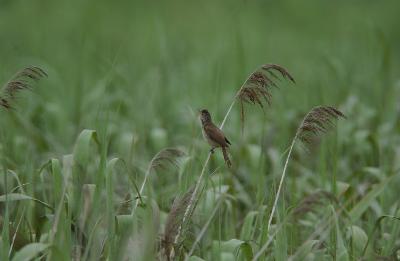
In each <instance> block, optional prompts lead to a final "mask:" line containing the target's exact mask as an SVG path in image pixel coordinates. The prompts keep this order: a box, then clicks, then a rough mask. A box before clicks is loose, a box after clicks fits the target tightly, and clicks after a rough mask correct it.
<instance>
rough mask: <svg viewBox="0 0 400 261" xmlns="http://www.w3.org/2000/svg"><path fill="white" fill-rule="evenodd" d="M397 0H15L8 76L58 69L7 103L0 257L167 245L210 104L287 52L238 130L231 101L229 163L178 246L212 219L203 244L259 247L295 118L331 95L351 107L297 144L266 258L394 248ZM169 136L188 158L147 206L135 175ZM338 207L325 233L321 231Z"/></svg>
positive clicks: (6, 53)
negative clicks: (268, 94)
mask: <svg viewBox="0 0 400 261" xmlns="http://www.w3.org/2000/svg"><path fill="white" fill-rule="evenodd" d="M398 10H400V2H399V1H395V0H393V1H389V0H388V1H369V0H367V1H356V0H351V1H325V0H319V1H317V0H309V1H295V0H288V1H261V0H260V1H245V0H242V1H236V0H235V1H227V0H226V1H197V2H194V1H183V0H173V1H143V0H135V1H127V0H125V1H106V0H97V1H91V0H69V1H51V0H40V1H39V0H36V1H23V0H13V1H11V0H2V1H1V2H0V32H1V34H0V37H1V38H0V57H1V58H2V59H1V61H0V81H1V82H4V83H5V82H7V81H8V80H9V79H10V78H11V77H12V75H14V73H15V72H16V71H18V70H20V69H21V68H24V67H26V66H29V65H35V66H40V67H41V68H43V69H45V71H46V72H47V73H48V75H49V77H48V78H47V79H43V80H41V81H40V82H39V83H38V84H36V85H35V87H34V88H33V91H32V92H25V93H24V94H23V95H20V96H21V97H20V98H19V99H18V101H17V106H16V107H17V108H16V109H15V110H12V111H7V110H5V109H0V114H1V115H0V126H1V128H0V159H1V162H2V169H1V175H0V176H1V179H0V180H1V181H0V197H1V200H0V206H1V208H0V213H1V221H2V222H1V223H2V248H1V250H0V251H1V258H0V259H1V260H3V259H4V260H6V258H8V257H13V258H14V259H15V260H18V258H21V259H19V260H24V254H25V255H27V256H29V255H30V254H31V257H34V256H35V255H36V254H39V253H41V255H43V258H44V259H45V258H47V259H51V260H69V259H71V258H72V257H75V258H77V259H79V258H80V259H83V260H97V259H107V258H108V260H119V259H123V256H125V255H127V256H130V257H131V258H133V259H132V260H151V259H152V258H155V256H157V252H158V251H157V249H156V247H155V245H157V244H156V243H154V242H158V239H159V237H160V234H162V231H163V226H164V225H165V221H166V216H167V213H168V212H169V211H170V209H171V205H172V202H173V200H174V198H175V197H177V196H182V195H183V194H184V193H185V192H186V191H187V190H188V189H189V188H190V187H191V186H192V185H193V184H194V183H195V181H196V179H197V178H198V176H199V174H200V171H201V168H202V164H203V162H204V160H205V158H206V155H207V153H208V150H209V147H208V145H207V144H206V143H205V142H204V141H203V139H202V137H201V130H200V125H199V122H198V118H197V110H198V109H200V108H207V109H209V110H210V112H211V113H212V115H213V118H214V119H215V121H216V122H217V123H219V122H221V120H222V119H223V117H224V115H225V113H226V110H227V108H228V106H229V105H230V103H231V101H232V99H233V98H234V95H235V93H236V91H237V90H238V88H240V86H241V85H242V83H243V82H244V81H245V80H246V78H247V76H248V75H249V74H250V73H251V72H252V71H254V70H255V69H256V68H257V67H258V66H259V65H261V64H265V63H276V64H280V65H282V66H284V67H285V68H287V69H288V71H289V72H290V73H291V74H292V75H293V76H294V78H295V80H296V84H295V85H293V84H290V83H287V82H286V81H282V82H280V85H279V86H280V87H279V89H276V90H273V98H272V105H271V106H270V107H268V108H265V109H264V112H262V111H261V110H260V109H259V108H256V107H251V106H247V107H246V112H247V117H246V122H245V127H244V131H243V132H241V127H240V108H239V106H238V105H236V106H235V108H234V111H233V113H232V114H231V115H230V116H229V118H228V121H227V123H226V126H225V128H224V132H225V133H226V135H227V137H229V139H230V140H231V142H232V144H233V146H232V147H231V154H232V161H233V163H234V167H233V169H232V170H228V169H226V167H225V166H224V165H223V159H222V156H221V155H220V152H219V151H218V153H216V154H214V155H213V157H212V159H211V164H210V165H209V167H208V168H207V171H209V178H207V186H206V187H205V189H204V192H203V195H202V197H201V200H200V201H199V205H198V207H197V209H196V211H195V213H194V215H193V218H192V222H191V224H190V228H189V230H188V231H186V233H187V234H188V236H187V237H186V240H185V242H184V244H185V246H186V249H185V250H184V251H183V252H185V253H188V252H189V251H190V249H191V248H192V244H193V242H194V241H195V238H196V237H197V236H199V235H200V231H201V229H202V228H204V227H205V225H206V224H207V220H208V219H209V218H210V217H211V218H212V219H211V220H210V224H209V226H207V230H206V232H205V234H204V236H203V237H202V238H201V239H200V241H199V242H198V243H199V244H198V245H197V246H196V247H195V249H194V253H193V254H194V255H196V256H198V257H201V258H203V259H204V260H235V254H232V253H236V252H237V251H238V252H237V253H240V254H239V257H237V258H239V259H249V258H251V256H252V255H253V254H255V253H256V252H258V251H259V250H260V249H261V247H262V245H263V244H264V243H265V242H267V240H268V237H267V235H266V234H265V233H263V232H265V225H266V223H267V220H268V214H269V212H270V208H271V203H272V202H273V199H274V193H275V191H276V187H277V182H278V179H279V177H280V174H281V172H282V166H283V163H284V162H283V160H284V158H285V157H284V156H285V154H284V152H285V151H286V149H287V148H288V146H289V145H290V141H291V139H292V137H293V135H294V134H295V131H296V128H297V127H298V125H299V124H300V122H301V120H302V118H303V117H304V115H305V114H306V113H307V112H308V111H309V110H310V109H311V108H312V107H314V106H316V105H332V106H336V107H338V108H339V109H340V110H341V111H343V112H344V113H345V114H346V116H347V118H348V119H347V120H345V121H341V122H340V123H338V127H337V130H336V131H334V132H332V133H331V134H329V135H327V136H326V137H325V138H324V139H323V140H322V141H321V143H320V144H319V145H316V146H314V147H313V148H311V150H310V153H306V152H304V150H302V148H300V147H299V148H296V149H295V151H294V155H293V159H292V161H291V162H290V163H289V170H288V174H287V175H288V176H287V179H286V181H285V189H284V191H283V194H282V195H281V196H282V197H281V201H280V204H279V205H278V217H277V218H276V219H274V222H273V223H274V224H275V226H274V231H277V234H276V238H275V240H274V241H273V243H272V244H271V245H270V246H269V247H268V249H267V251H266V252H265V255H262V258H264V259H265V260H287V259H288V258H289V257H292V258H293V259H294V260H304V259H306V258H308V259H309V260H332V259H333V260H358V259H359V258H360V257H361V256H364V257H366V258H371V260H374V258H378V256H379V257H390V258H392V260H398V258H399V257H398V255H399V254H398V249H399V248H400V233H399V231H400V224H399V222H398V221H397V219H396V217H397V218H398V217H399V216H400V212H399V201H398V195H397V189H398V187H399V185H400V179H399V173H398V171H399V168H400V136H399V132H400V106H399V97H400V75H399V74H398V72H399V71H400V70H399V69H400V45H399V43H400V30H399V25H400V20H399V16H398ZM89 130H93V131H89ZM166 147H178V148H180V149H181V150H183V151H185V152H186V154H187V156H186V157H184V158H183V159H180V163H179V165H180V168H178V170H176V169H175V168H173V167H172V168H170V167H167V168H162V169H157V170H154V171H151V173H150V176H149V181H148V182H147V184H146V186H145V189H144V193H143V195H142V196H143V201H144V202H142V204H139V206H138V208H137V211H136V209H134V205H135V202H136V196H137V188H135V186H138V187H139V185H140V184H142V181H143V179H144V176H145V173H146V170H147V169H148V164H149V162H150V161H151V159H152V158H153V156H154V155H156V153H157V152H159V151H160V150H162V149H163V148H166ZM117 158H118V159H120V160H117ZM113 159H115V160H113ZM49 160H50V161H49ZM63 184H65V185H66V186H64V185H63ZM64 189H65V190H66V191H64ZM319 191H326V192H327V194H324V195H331V196H333V198H335V200H336V201H337V202H336V203H335V200H329V197H328V200H326V202H325V201H324V202H325V203H321V202H319V203H318V202H317V203H316V204H315V205H316V206H317V207H313V208H312V209H311V208H307V207H308V205H307V207H306V208H304V209H307V211H305V214H304V215H301V216H300V217H299V218H298V219H295V220H292V219H291V215H290V211H292V210H293V209H296V208H298V207H299V206H301V202H303V200H304V198H306V197H307V196H310V195H313V193H316V194H315V195H320V194H318V193H319ZM9 193H18V194H19V195H20V196H15V195H14V197H15V198H13V196H11V198H6V194H8V195H9ZM21 195H23V196H25V197H26V196H29V197H32V198H34V199H36V201H32V200H31V199H29V198H21V197H23V196H21ZM63 196H65V201H64V200H63V198H64V197H63ZM318 197H320V196H318ZM331 198H332V197H331ZM38 200H40V201H38ZM320 200H325V199H324V198H323V197H321V199H320ZM125 201H127V202H125ZM219 201H221V202H223V203H221V204H220V203H219ZM60 202H63V203H61V204H60ZM106 202H107V204H106ZM121 202H125V203H127V204H122V203H121ZM306 202H307V201H306ZM46 204H48V205H50V206H51V207H50V208H49V206H46ZM60 206H61V207H60ZM216 206H217V208H216V210H215V211H217V212H213V210H214V208H215V207H216ZM343 206H344V207H343ZM314 208H315V209H314ZM57 211H58V214H57ZM297 211H300V213H302V212H301V209H300V210H298V209H297ZM335 211H336V212H335ZM157 212H159V214H157ZM212 213H215V215H214V214H213V215H212ZM131 214H132V215H131ZM384 215H388V216H391V217H390V218H383V217H384ZM128 216H129V217H128ZM327 217H328V218H327ZM57 219H58V220H59V222H58V224H57V225H58V230H57V232H56V233H55V232H54V233H55V234H53V231H54V226H55V225H54V224H55V220H57ZM328 219H329V220H331V221H332V222H330V223H329V224H330V225H329V226H328V229H327V230H326V231H327V232H326V233H327V235H326V236H323V235H325V234H324V233H323V232H319V234H318V233H317V236H316V237H314V238H311V237H310V235H311V234H312V233H313V232H315V231H316V230H317V228H318V224H319V222H321V220H328ZM153 221H154V223H157V222H158V224H157V225H154V224H153V223H152V222H153ZM7 223H9V224H10V225H9V226H4V224H7ZM156 228H159V229H156ZM126 231H129V232H130V233H124V232H126ZM143 231H148V233H147V234H148V236H143ZM317 231H318V230H317ZM14 235H16V237H15V240H13V237H14ZM13 241H14V243H12V242H13ZM368 241H369V243H368V247H367V249H365V251H364V247H365V246H366V244H367V242H368ZM138 242H139V243H138ZM11 245H12V246H13V247H12V250H11V251H10V246H11ZM24 246H25V247H26V246H28V247H29V246H30V248H23V247H24ZM50 246H52V247H50ZM143 246H145V247H143ZM21 248H22V249H25V252H22V253H21V250H20V249H21ZM238 249H239V250H240V251H239V250H238ZM79 250H81V251H79ZM35 251H36V252H35ZM363 251H364V253H363ZM396 251H397V252H396ZM9 253H10V254H9ZM77 253H78V254H77ZM396 255H397V257H396ZM39 256H40V255H39ZM77 256H78V257H79V258H78V257H77ZM396 258H397V259H396ZM25 259H26V258H25ZM192 260H198V259H195V258H194V257H192Z"/></svg>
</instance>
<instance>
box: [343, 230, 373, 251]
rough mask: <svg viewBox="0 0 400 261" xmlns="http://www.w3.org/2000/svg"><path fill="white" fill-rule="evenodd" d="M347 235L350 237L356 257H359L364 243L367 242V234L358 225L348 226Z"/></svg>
mask: <svg viewBox="0 0 400 261" xmlns="http://www.w3.org/2000/svg"><path fill="white" fill-rule="evenodd" d="M347 232H348V235H349V237H350V238H351V244H352V247H353V250H354V251H355V253H356V254H357V255H356V257H360V255H361V253H362V251H363V249H364V247H365V244H366V243H367V242H368V236H367V234H366V233H365V232H364V230H363V229H362V228H360V227H358V226H350V227H348V228H347Z"/></svg>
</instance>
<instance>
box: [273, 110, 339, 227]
mask: <svg viewBox="0 0 400 261" xmlns="http://www.w3.org/2000/svg"><path fill="white" fill-rule="evenodd" d="M339 118H346V117H345V116H344V114H343V113H342V112H341V111H339V110H338V109H336V108H334V107H331V106H317V107H314V108H313V109H311V110H310V111H309V112H308V113H307V115H306V116H305V117H304V118H303V121H302V122H301V124H300V126H299V127H298V128H297V131H296V134H295V136H294V138H293V140H292V143H291V145H290V148H289V152H288V155H287V157H286V162H285V166H284V167H283V172H282V176H281V180H280V182H279V186H278V191H277V192H276V195H275V201H274V204H273V206H272V210H271V214H270V216H269V220H268V225H267V233H268V232H269V229H270V226H271V222H272V218H273V216H274V214H275V209H276V205H277V203H278V199H279V195H280V192H281V189H282V184H283V180H284V178H285V175H286V170H287V166H288V165H289V159H290V156H291V154H292V150H293V147H294V145H295V143H296V141H297V140H300V141H301V142H302V143H303V144H304V145H306V146H307V145H309V144H310V143H311V138H312V137H316V136H320V135H321V134H323V133H326V132H327V131H328V130H329V129H331V128H332V127H333V126H335V120H337V119H339Z"/></svg>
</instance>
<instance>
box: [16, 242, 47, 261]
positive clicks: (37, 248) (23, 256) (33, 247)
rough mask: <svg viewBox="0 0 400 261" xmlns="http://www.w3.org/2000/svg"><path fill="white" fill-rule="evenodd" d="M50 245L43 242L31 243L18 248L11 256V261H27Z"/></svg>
mask: <svg viewBox="0 0 400 261" xmlns="http://www.w3.org/2000/svg"><path fill="white" fill-rule="evenodd" d="M49 246H50V245H49V244H43V243H31V244H29V245H26V246H25V247H23V248H22V249H21V250H19V251H18V252H17V253H16V254H15V255H14V257H13V259H12V261H29V260H32V259H33V258H35V257H36V256H37V255H39V254H40V253H41V252H43V251H45V250H46V249H47V248H48V247H49Z"/></svg>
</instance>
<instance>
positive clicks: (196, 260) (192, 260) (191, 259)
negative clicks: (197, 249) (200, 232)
mask: <svg viewBox="0 0 400 261" xmlns="http://www.w3.org/2000/svg"><path fill="white" fill-rule="evenodd" d="M189 261H205V260H204V259H203V258H200V257H198V256H191V257H189Z"/></svg>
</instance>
